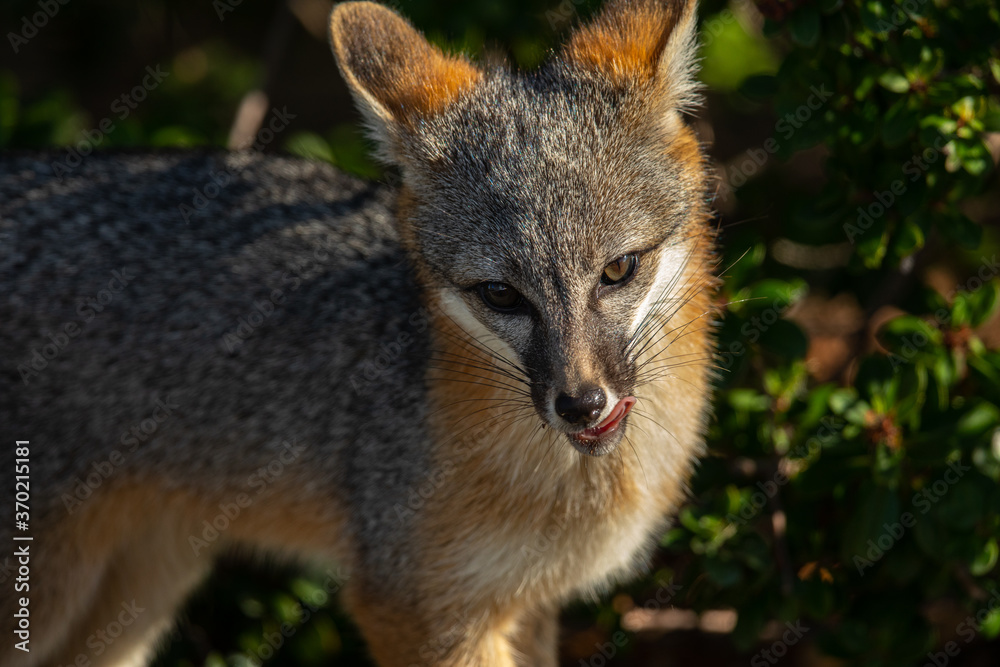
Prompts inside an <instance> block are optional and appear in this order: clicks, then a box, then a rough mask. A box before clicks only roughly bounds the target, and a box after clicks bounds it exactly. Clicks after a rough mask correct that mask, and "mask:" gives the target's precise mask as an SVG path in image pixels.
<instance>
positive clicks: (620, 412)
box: [569, 396, 635, 456]
mask: <svg viewBox="0 0 1000 667" xmlns="http://www.w3.org/2000/svg"><path fill="white" fill-rule="evenodd" d="M633 405H635V397H634V396H626V397H625V398H623V399H622V400H620V401H618V405H616V406H615V407H614V408H613V409H612V410H611V413H610V414H608V416H607V417H605V418H604V420H603V421H601V423H599V424H598V425H597V426H592V427H590V428H587V429H584V430H582V431H580V432H578V433H570V434H569V439H570V441H571V442H572V443H573V446H574V447H576V448H577V449H578V450H579V451H580V452H582V453H584V454H587V455H589V456H603V455H605V454H607V453H609V452H611V451H612V450H613V449H614V448H615V445H616V444H617V438H616V435H617V434H618V431H619V427H620V426H621V423H622V421H624V420H625V417H626V416H627V415H628V413H629V411H630V410H631V409H632V406H633Z"/></svg>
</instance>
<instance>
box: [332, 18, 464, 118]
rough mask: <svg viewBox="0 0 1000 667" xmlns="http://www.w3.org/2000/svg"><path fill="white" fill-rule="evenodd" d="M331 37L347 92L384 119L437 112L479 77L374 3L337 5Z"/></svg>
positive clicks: (367, 109) (411, 116)
mask: <svg viewBox="0 0 1000 667" xmlns="http://www.w3.org/2000/svg"><path fill="white" fill-rule="evenodd" d="M330 36H331V40H332V42H333V50H334V52H335V53H336V56H337V61H338V63H339V64H340V69H341V72H343V74H344V78H345V79H346V80H347V83H348V85H349V86H350V87H351V91H352V92H353V93H354V94H355V96H356V97H358V98H359V102H361V104H362V107H363V108H364V109H365V111H366V112H367V113H371V114H374V115H375V117H376V118H377V119H378V120H380V121H382V122H387V121H392V120H395V121H402V122H410V121H413V120H414V119H415V117H417V116H421V115H428V114H433V113H435V112H437V111H440V110H441V109H443V108H444V107H445V106H447V105H448V104H449V103H451V102H452V101H454V100H455V99H456V98H458V97H459V96H461V95H462V94H464V93H466V92H468V91H469V90H470V89H471V88H472V87H473V86H474V85H475V84H476V82H477V81H479V79H480V78H481V76H482V73H481V72H480V71H479V70H478V69H477V68H476V67H475V66H474V65H472V64H471V63H470V62H469V61H468V60H466V59H465V58H460V57H454V56H448V55H445V54H444V53H442V52H441V51H440V50H439V49H438V48H436V47H434V46H433V45H431V44H430V43H429V42H427V40H426V39H424V37H423V36H422V35H421V34H420V33H419V32H417V30H416V29H414V28H413V26H411V25H410V24H409V23H408V22H407V21H406V20H405V19H403V18H402V17H400V16H399V15H398V14H396V13H395V12H393V11H392V10H391V9H388V8H387V7H383V6H382V5H379V4H376V3H373V2H346V3H342V4H339V5H337V6H336V7H335V8H334V10H333V14H332V16H331V17H330ZM370 120H374V119H370Z"/></svg>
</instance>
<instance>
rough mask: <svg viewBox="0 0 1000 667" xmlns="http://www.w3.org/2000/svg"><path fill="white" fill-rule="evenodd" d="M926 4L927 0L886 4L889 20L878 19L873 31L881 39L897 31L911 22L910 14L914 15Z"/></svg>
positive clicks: (904, 0) (906, 0)
mask: <svg viewBox="0 0 1000 667" xmlns="http://www.w3.org/2000/svg"><path fill="white" fill-rule="evenodd" d="M925 4H927V0H903V1H902V2H901V3H899V4H892V3H886V5H885V6H888V8H889V20H888V21H886V20H885V19H884V18H882V17H879V19H878V21H877V22H876V24H875V31H876V32H877V33H879V34H880V35H881V36H882V37H885V36H887V35H888V34H889V33H891V32H894V31H896V30H899V29H900V28H902V27H903V26H904V25H906V24H907V23H909V22H911V21H912V14H916V13H917V12H918V11H919V10H920V7H921V6H922V5H925Z"/></svg>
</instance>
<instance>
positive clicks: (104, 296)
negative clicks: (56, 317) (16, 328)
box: [17, 267, 135, 386]
mask: <svg viewBox="0 0 1000 667" xmlns="http://www.w3.org/2000/svg"><path fill="white" fill-rule="evenodd" d="M132 280H135V275H134V274H132V273H131V272H130V271H129V269H128V268H126V267H122V268H121V270H117V269H116V270H114V271H112V272H111V278H110V279H109V280H108V282H107V283H106V285H105V288H104V289H101V290H99V291H98V292H97V293H96V294H95V295H94V296H92V297H88V298H83V299H80V300H79V301H78V302H77V307H76V314H77V315H78V316H79V320H70V321H69V322H65V323H63V324H62V325H61V326H59V327H58V328H56V329H51V330H49V331H45V332H44V333H43V334H42V335H43V336H44V338H45V339H47V340H44V341H42V342H41V343H39V344H37V345H35V346H33V347H32V348H31V355H30V358H28V359H25V360H23V361H21V363H19V364H18V365H17V372H18V374H19V375H20V376H21V382H23V383H24V384H25V386H27V385H28V384H29V381H30V380H31V379H33V378H37V377H38V376H39V375H40V374H41V373H42V371H44V370H45V369H46V368H48V366H49V363H50V362H51V361H53V360H54V359H56V357H58V356H59V355H60V354H62V353H63V351H65V349H66V348H67V347H68V346H69V344H70V341H72V340H73V339H74V338H76V337H77V336H79V335H80V334H81V333H83V332H84V330H86V328H87V326H88V325H89V324H90V323H91V322H93V321H94V319H95V318H96V317H97V316H98V315H99V314H101V313H102V312H104V309H105V308H107V307H108V306H109V305H110V304H111V303H112V302H113V301H114V300H115V298H116V297H117V296H118V295H119V294H120V293H121V292H122V291H123V290H124V289H125V288H126V287H128V284H129V282H131V281H132ZM43 331H44V330H43Z"/></svg>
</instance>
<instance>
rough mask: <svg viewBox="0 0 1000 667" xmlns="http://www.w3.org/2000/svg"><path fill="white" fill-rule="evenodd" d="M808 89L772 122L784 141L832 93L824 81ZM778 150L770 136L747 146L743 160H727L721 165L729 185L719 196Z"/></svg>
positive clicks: (802, 125) (743, 180) (774, 139)
mask: <svg viewBox="0 0 1000 667" xmlns="http://www.w3.org/2000/svg"><path fill="white" fill-rule="evenodd" d="M809 92H810V95H809V97H807V98H806V101H805V102H803V103H802V104H800V105H799V106H798V107H796V109H795V111H790V112H788V113H786V114H785V115H784V116H782V117H781V118H779V119H778V120H777V121H776V122H775V124H774V134H777V135H778V136H780V137H781V139H783V140H784V141H788V140H789V139H791V138H792V136H793V135H794V134H795V132H796V131H797V130H800V129H802V128H803V127H805V125H806V123H808V122H809V121H810V120H811V119H812V117H813V115H815V114H816V113H817V112H818V111H819V110H820V109H822V108H823V107H824V106H825V105H826V103H827V101H828V100H829V99H830V98H831V97H833V92H831V91H829V90H827V89H826V84H820V86H819V87H816V86H809ZM779 150H781V143H780V142H779V141H778V139H777V138H775V137H774V136H771V137H769V138H768V139H767V140H766V141H765V142H764V143H763V144H761V147H760V148H751V149H749V150H747V151H746V153H745V157H744V158H743V159H742V160H739V161H732V162H730V163H729V165H727V166H726V167H724V168H723V173H722V178H723V180H724V181H725V183H726V184H727V185H728V186H729V187H728V188H723V189H722V196H723V197H726V196H728V193H729V191H731V190H733V189H735V188H739V187H742V186H743V185H744V184H745V183H746V182H747V181H748V180H750V179H751V178H753V177H754V176H756V175H757V173H758V172H759V171H760V170H761V169H763V168H764V165H766V164H767V162H768V160H769V159H770V157H771V156H772V155H774V154H775V153H777V152H778V151H779Z"/></svg>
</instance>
